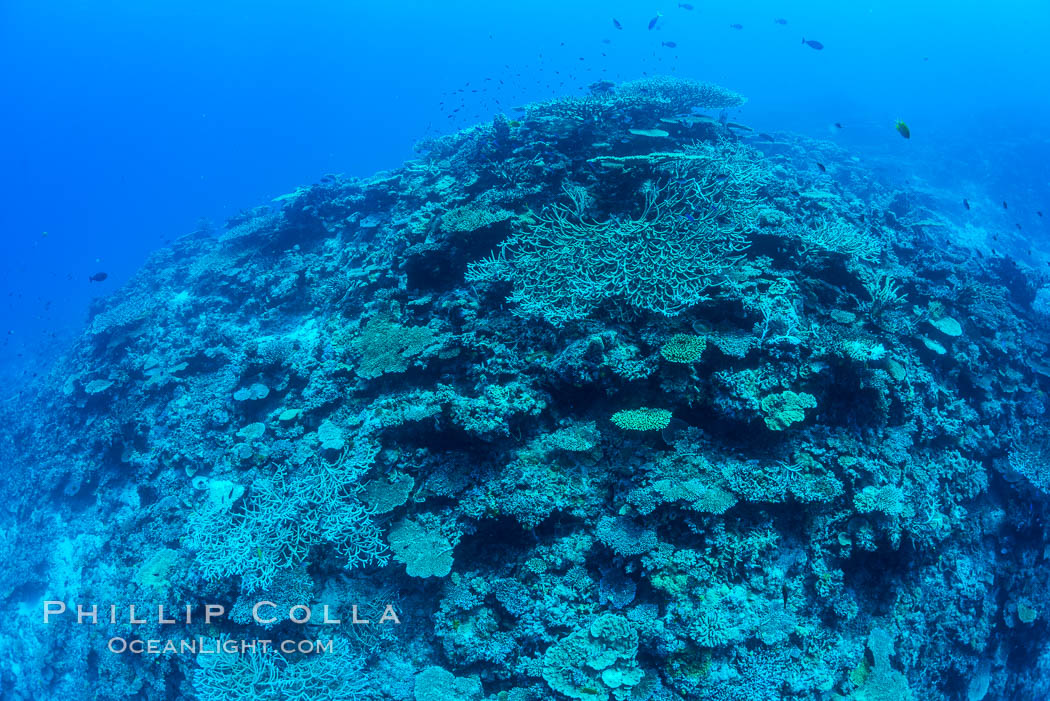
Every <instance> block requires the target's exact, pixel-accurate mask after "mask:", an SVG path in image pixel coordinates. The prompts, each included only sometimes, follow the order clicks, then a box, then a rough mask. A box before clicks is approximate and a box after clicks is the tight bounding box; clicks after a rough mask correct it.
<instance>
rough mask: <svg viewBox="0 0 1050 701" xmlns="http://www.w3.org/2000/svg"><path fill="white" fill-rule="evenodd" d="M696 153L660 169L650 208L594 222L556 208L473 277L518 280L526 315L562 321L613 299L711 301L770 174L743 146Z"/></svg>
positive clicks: (637, 303)
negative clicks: (758, 191)
mask: <svg viewBox="0 0 1050 701" xmlns="http://www.w3.org/2000/svg"><path fill="white" fill-rule="evenodd" d="M686 155H687V156H688V157H687V158H683V159H680V160H677V161H671V162H669V163H661V164H660V165H659V166H658V167H656V168H655V170H656V172H657V174H658V175H661V174H662V176H663V179H662V180H649V181H646V182H645V183H643V185H642V188H641V195H642V198H643V203H642V207H641V211H640V212H637V213H635V214H621V215H614V216H610V217H609V218H607V219H605V220H604V221H593V220H590V219H588V218H586V217H585V216H584V215H583V212H582V210H581V207H579V206H575V205H572V204H570V205H566V204H556V205H553V206H551V207H549V208H548V209H547V210H546V211H545V212H544V213H542V214H540V215H539V216H538V221H537V224H536V225H535V226H533V227H531V228H529V229H528V230H526V231H524V232H521V233H518V234H514V235H512V236H511V237H510V238H508V239H507V240H506V241H505V242H504V243H503V244H502V247H501V251H500V254H499V256H498V257H495V258H491V259H488V260H484V261H480V262H477V263H474V264H472V265H471V266H470V268H469V269H468V274H467V279H468V280H470V281H482V280H487V281H495V280H507V281H509V282H511V283H512V286H513V291H512V293H511V295H510V297H509V300H510V301H511V302H513V303H514V304H515V306H516V309H517V312H518V313H519V314H522V315H529V316H540V317H542V318H544V319H546V320H548V321H550V322H551V323H553V324H556V325H560V324H564V323H565V322H567V321H572V320H578V319H583V318H585V317H587V316H588V315H590V314H591V313H592V312H593V311H594V310H595V308H597V307H598V306H599V305H601V304H602V303H604V302H606V301H610V300H623V301H624V302H626V303H627V304H629V305H631V306H633V307H636V308H638V309H643V310H646V311H650V312H655V313H657V314H662V315H665V316H675V315H677V314H680V313H681V312H682V311H684V310H685V309H687V308H689V307H691V306H693V305H696V304H698V303H700V302H702V301H704V300H706V299H708V296H709V292H710V290H711V289H712V288H714V287H717V286H718V285H720V284H722V283H723V282H724V281H725V278H726V275H727V273H728V271H729V270H730V268H732V267H733V265H734V264H735V263H736V261H737V260H738V259H739V257H740V255H741V253H742V252H743V251H744V250H745V249H746V248H747V246H748V239H747V232H748V231H749V230H750V229H751V228H752V227H753V226H754V222H755V217H756V207H755V202H756V201H755V199H754V195H755V191H756V189H757V187H758V186H759V185H760V184H761V182H762V177H761V175H762V173H761V169H760V168H758V167H757V166H756V165H755V161H754V155H753V153H752V152H750V151H749V150H748V149H745V148H744V147H740V146H735V145H730V144H721V145H697V146H695V147H693V148H692V149H691V150H690V151H689V152H687V154H686Z"/></svg>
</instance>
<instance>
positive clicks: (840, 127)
mask: <svg viewBox="0 0 1050 701" xmlns="http://www.w3.org/2000/svg"><path fill="white" fill-rule="evenodd" d="M835 128H836V129H845V128H846V127H844V126H842V122H835Z"/></svg>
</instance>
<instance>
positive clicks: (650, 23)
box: [649, 12, 663, 29]
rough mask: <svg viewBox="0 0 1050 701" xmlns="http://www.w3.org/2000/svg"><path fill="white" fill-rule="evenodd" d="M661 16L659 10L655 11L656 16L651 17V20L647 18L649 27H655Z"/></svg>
mask: <svg viewBox="0 0 1050 701" xmlns="http://www.w3.org/2000/svg"><path fill="white" fill-rule="evenodd" d="M661 17H663V14H662V13H660V12H657V13H656V17H653V18H652V19H651V20H649V29H653V28H655V27H656V23H657V22H659V21H660V18H661Z"/></svg>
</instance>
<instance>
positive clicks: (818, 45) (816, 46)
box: [802, 37, 824, 51]
mask: <svg viewBox="0 0 1050 701" xmlns="http://www.w3.org/2000/svg"><path fill="white" fill-rule="evenodd" d="M802 43H803V44H805V45H806V46H808V47H809V48H811V49H816V50H817V51H820V50H821V49H823V48H824V45H823V44H821V43H820V42H819V41H817V40H816V39H810V40H809V41H806V38H805V37H802Z"/></svg>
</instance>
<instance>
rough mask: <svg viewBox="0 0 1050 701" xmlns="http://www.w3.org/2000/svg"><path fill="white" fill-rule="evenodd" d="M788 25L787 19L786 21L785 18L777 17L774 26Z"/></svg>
mask: <svg viewBox="0 0 1050 701" xmlns="http://www.w3.org/2000/svg"><path fill="white" fill-rule="evenodd" d="M787 23H788V21H787V20H786V19H784V18H783V17H777V18H776V19H775V20H773V24H779V25H782V26H783V25H785V24H787Z"/></svg>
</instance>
